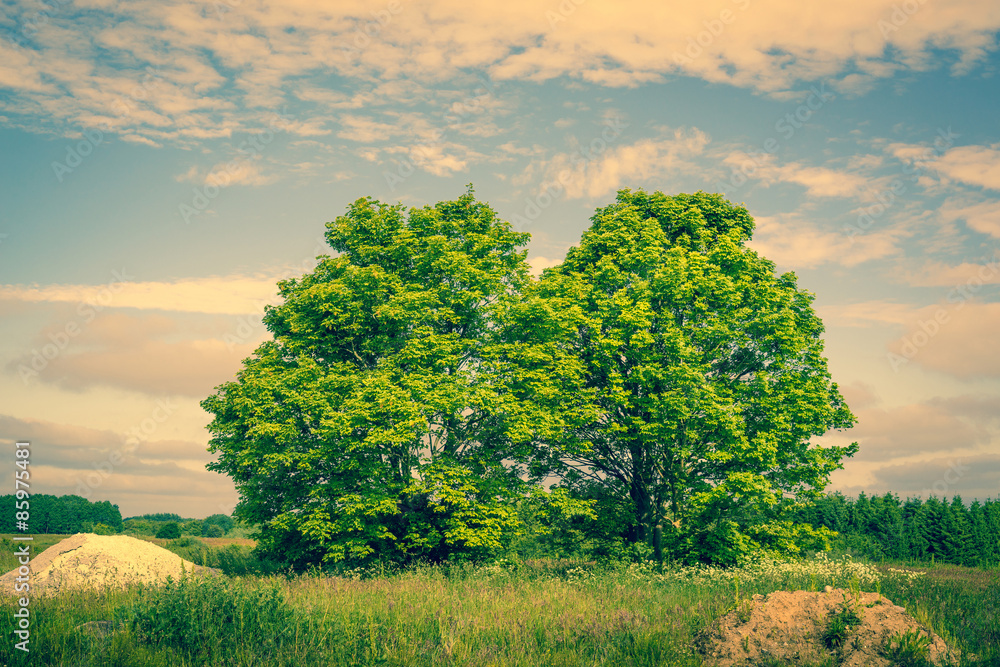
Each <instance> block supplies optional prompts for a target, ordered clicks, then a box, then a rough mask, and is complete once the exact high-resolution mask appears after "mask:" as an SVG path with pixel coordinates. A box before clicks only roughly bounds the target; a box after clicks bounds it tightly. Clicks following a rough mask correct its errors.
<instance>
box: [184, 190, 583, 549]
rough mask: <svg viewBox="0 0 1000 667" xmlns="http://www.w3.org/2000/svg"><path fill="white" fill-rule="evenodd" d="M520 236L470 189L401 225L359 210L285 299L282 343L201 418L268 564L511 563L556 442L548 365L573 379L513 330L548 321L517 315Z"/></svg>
mask: <svg viewBox="0 0 1000 667" xmlns="http://www.w3.org/2000/svg"><path fill="white" fill-rule="evenodd" d="M527 236H528V235H527V234H518V233H515V232H513V231H512V230H511V229H510V226H509V224H508V223H505V222H503V221H501V220H499V219H498V218H497V216H496V213H495V212H494V211H493V210H492V209H491V208H490V207H489V206H487V205H486V204H483V203H479V202H476V201H475V198H474V196H473V194H472V191H471V189H470V191H469V192H468V193H466V194H465V195H464V196H462V197H460V198H459V199H458V200H456V201H449V202H441V203H438V204H436V205H435V206H433V207H430V206H427V207H424V208H421V209H411V210H410V211H409V212H408V214H407V212H406V211H405V210H404V208H403V207H402V206H401V205H397V206H389V205H386V204H383V203H380V202H376V201H374V200H371V199H360V200H358V201H356V202H354V203H353V204H352V205H351V206H350V207H349V210H348V212H347V214H346V215H344V216H341V217H339V218H337V219H336V220H335V221H333V222H331V223H329V224H328V225H327V232H326V238H327V240H328V242H329V243H330V245H331V247H332V248H333V249H334V250H336V251H338V252H339V253H340V254H339V256H336V257H328V256H323V257H321V258H320V263H319V265H318V266H317V267H316V269H315V270H314V271H313V272H311V273H309V274H306V275H304V276H302V278H300V279H293V280H287V281H284V282H282V283H280V285H279V287H280V294H281V297H282V298H283V303H282V304H281V305H279V306H276V307H273V308H269V309H268V311H267V313H266V315H265V317H264V323H265V325H266V326H267V328H268V329H269V330H270V331H271V332H272V334H273V339H272V340H269V341H266V342H265V343H263V344H262V345H261V346H260V347H259V348H258V349H257V351H256V353H255V354H254V356H253V357H251V358H249V359H247V360H246V361H245V362H244V367H243V369H242V370H241V371H240V372H239V374H238V379H237V381H236V382H230V383H227V384H225V385H222V386H221V387H219V389H218V391H217V393H216V394H215V395H214V396H211V397H209V398H208V399H206V400H205V401H204V402H203V403H202V405H203V406H204V407H205V409H206V410H207V411H209V412H210V413H212V414H214V415H215V418H214V420H213V421H212V423H211V425H210V427H209V428H210V430H211V432H212V440H211V450H212V451H214V452H218V453H219V455H220V456H219V458H218V460H217V461H216V462H214V463H212V464H210V468H211V469H213V470H217V471H219V472H224V473H226V474H228V475H230V476H231V477H232V478H233V480H234V481H235V483H236V486H237V489H238V490H239V492H240V494H241V500H240V503H239V505H238V506H237V508H236V516H237V517H239V518H241V519H243V520H246V521H249V522H252V523H255V524H258V525H260V526H261V531H260V545H261V551H262V552H264V553H265V554H269V555H274V556H276V557H279V558H282V559H287V558H291V559H292V560H293V562H294V563H295V564H300V565H302V564H306V563H309V562H316V561H340V560H345V559H346V560H363V559H365V558H368V557H370V556H372V555H375V554H378V555H379V556H380V557H383V558H385V557H388V558H393V559H398V560H408V559H414V558H421V559H429V560H441V559H444V558H446V557H452V556H456V555H460V556H461V555H464V556H468V557H481V556H485V555H488V554H491V553H495V552H497V551H498V550H499V549H501V548H502V547H503V546H504V543H505V540H506V539H507V537H509V535H510V534H511V533H512V531H514V529H515V526H516V524H517V516H516V509H515V506H514V501H515V500H516V498H517V497H518V496H519V495H520V493H521V490H522V486H523V485H524V483H525V481H524V480H526V479H530V478H531V477H532V475H533V474H535V473H534V472H533V470H537V469H538V468H539V464H538V460H539V459H540V454H539V449H538V448H537V447H536V446H535V443H536V442H540V441H544V440H546V439H551V437H552V435H553V434H554V433H558V432H559V431H560V429H561V422H560V416H559V414H560V413H559V411H558V410H556V409H554V408H553V405H555V404H556V403H557V400H556V397H557V395H558V388H559V382H560V372H559V371H557V372H556V373H555V374H552V373H551V371H552V368H553V367H554V364H553V361H554V360H556V361H563V362H564V363H563V368H565V369H570V368H572V367H573V363H572V360H569V359H566V360H559V359H554V357H553V355H555V356H556V357H558V355H559V354H561V351H560V350H559V349H558V348H557V347H554V346H547V345H545V344H544V343H542V344H535V343H533V342H532V339H531V338H529V337H526V333H530V328H529V331H527V332H526V331H525V330H523V329H521V328H519V327H518V326H516V324H517V323H518V322H520V321H522V320H524V319H525V317H526V316H525V315H524V311H525V310H529V311H530V310H531V309H532V308H536V307H541V306H539V305H538V304H532V303H526V302H523V301H521V300H520V299H519V298H518V297H519V294H520V291H521V290H522V289H523V288H524V287H525V286H526V285H527V283H528V282H529V277H528V270H527V265H526V264H525V262H524V258H525V255H526V252H525V251H524V250H521V246H523V245H524V243H525V242H526V240H527ZM519 314H520V315H519ZM528 397H534V399H537V400H526V399H527V398H528ZM546 397H548V398H546ZM290 554H294V555H293V556H289V555H290Z"/></svg>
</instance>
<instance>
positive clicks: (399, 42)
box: [0, 0, 1000, 187]
mask: <svg viewBox="0 0 1000 667" xmlns="http://www.w3.org/2000/svg"><path fill="white" fill-rule="evenodd" d="M96 4H97V3H76V4H74V5H73V8H72V9H73V10H72V11H70V10H69V9H65V10H63V11H53V12H52V13H51V16H50V17H49V18H48V19H47V21H46V22H44V23H43V24H41V25H40V26H39V30H38V31H37V34H35V35H34V37H33V38H32V43H31V44H29V45H28V47H27V48H24V49H17V48H16V47H13V46H11V45H9V44H3V45H0V87H2V88H4V89H5V90H7V91H9V96H8V99H7V100H6V101H5V102H4V103H3V112H4V113H6V114H8V115H10V116H11V117H13V116H14V115H18V116H22V117H24V118H32V117H35V118H37V117H39V116H40V115H43V116H45V117H46V118H47V119H48V120H50V121H51V122H52V123H51V126H50V128H49V129H50V130H51V129H53V128H57V127H60V126H66V127H79V126H80V125H86V126H91V127H97V126H100V125H101V124H102V123H106V124H107V126H108V127H111V128H113V129H115V130H116V131H119V132H121V133H122V134H128V135H131V136H133V137H144V138H146V139H147V140H149V141H153V142H157V143H163V142H165V141H172V142H180V143H185V142H187V143H190V142H192V141H195V140H197V139H200V138H205V137H227V136H232V135H233V133H236V132H243V131H253V129H254V127H255V126H259V115H260V110H261V109H262V108H268V107H280V105H281V104H282V103H283V102H284V101H285V100H286V98H287V96H288V94H289V89H290V88H291V87H293V86H294V87H295V88H297V89H298V90H299V93H298V97H299V99H300V100H302V101H305V102H308V103H309V104H311V105H314V107H315V109H312V110H310V111H309V117H303V118H300V119H299V120H298V121H297V124H296V125H295V126H294V128H290V129H289V131H292V132H297V133H299V134H303V135H305V136H310V135H314V134H323V133H325V132H327V131H328V130H327V128H326V127H325V122H326V120H327V119H328V118H329V117H330V112H331V111H333V110H335V109H344V108H362V107H370V106H371V105H372V104H373V103H377V104H383V103H387V102H394V103H395V104H397V105H400V104H402V105H407V104H410V103H411V102H413V101H419V100H426V95H420V94H419V91H420V90H421V89H422V87H424V86H427V85H429V84H439V83H440V82H441V81H446V80H448V79H451V78H455V77H458V76H461V74H462V73H463V72H468V71H472V70H477V69H478V70H487V71H489V72H490V74H491V75H492V76H493V78H494V80H496V81H498V82H500V83H502V81H503V80H504V79H522V80H533V81H543V80H547V79H552V78H555V77H570V78H573V79H577V80H580V81H589V82H593V83H596V84H598V85H603V86H632V85H636V84H638V83H642V82H649V81H658V80H661V79H662V78H663V77H665V76H670V75H675V74H682V75H687V76H692V77H696V78H700V79H703V80H706V81H710V82H715V83H728V84H731V85H735V86H741V87H748V88H752V89H754V90H757V91H762V92H766V93H771V94H774V95H776V96H779V97H780V96H782V95H786V94H788V93H789V92H790V91H794V90H795V89H796V88H797V87H799V86H800V82H803V81H816V80H827V81H829V82H830V83H831V85H832V86H836V87H837V88H838V89H840V90H854V91H857V90H862V89H864V88H866V87H867V86H870V85H871V82H872V81H873V80H877V79H880V78H886V77H891V76H894V75H895V74H896V73H898V72H899V71H901V70H906V69H909V70H923V69H930V68H933V67H938V66H939V65H940V56H939V54H940V53H941V52H950V53H957V54H958V62H957V63H956V64H955V67H954V71H955V72H956V73H962V72H967V71H968V70H969V68H970V67H972V66H973V65H974V64H975V63H977V62H979V61H980V60H981V59H982V58H983V57H984V56H985V55H986V54H987V53H989V52H990V51H991V50H992V49H995V47H996V37H995V35H996V32H997V30H998V28H1000V5H998V4H997V3H996V2H994V1H993V0H957V1H956V2H952V3H931V2H926V3H918V5H919V8H918V9H917V11H916V12H915V13H913V14H912V15H908V16H906V17H905V25H903V26H901V27H900V26H895V25H894V26H893V27H894V28H896V27H898V28H899V29H890V30H880V28H879V26H880V22H892V21H893V15H894V12H897V13H898V11H899V10H898V8H897V6H898V3H897V2H895V0H874V1H873V0H846V1H845V2H842V3H833V4H831V3H826V4H821V5H810V6H808V7H803V6H801V5H800V4H796V3H793V2H791V0H753V2H752V3H751V2H750V1H749V0H736V1H735V2H734V1H732V0H709V1H707V2H702V3H688V4H681V5H676V4H669V5H666V4H663V3H656V2H637V3H632V4H630V5H629V6H628V8H627V10H623V9H622V8H621V7H619V6H617V5H612V4H607V3H598V2H588V3H583V4H580V5H577V4H576V3H570V4H566V3H564V4H563V5H559V4H557V3H552V5H551V7H549V8H546V7H545V6H544V5H539V4H538V3H536V2H533V1H531V0H510V1H508V2H504V3H502V4H496V3H479V4H473V5H469V4H468V3H460V2H458V0H432V1H431V2H428V3H425V4H423V5H421V6H420V7H419V8H417V7H416V6H410V5H408V4H406V3H403V4H402V5H401V9H400V11H399V12H398V13H397V14H393V15H391V17H390V19H389V20H388V21H384V22H383V23H382V24H380V23H378V22H376V21H375V20H374V18H370V17H371V15H372V7H371V5H370V3H366V2H363V1H362V0H344V1H343V2H338V3H336V4H335V5H330V4H315V3H311V2H305V1H301V0H300V1H296V2H287V3H278V2H273V1H271V0H256V1H254V2H244V3H241V4H240V5H239V6H238V7H236V6H230V5H226V4H225V3H220V4H217V5H214V6H213V5H211V4H209V5H206V4H205V3H203V2H195V1H194V0H171V1H170V2H166V3H163V2H157V1H154V0H135V1H134V2H129V3H120V4H113V5H112V4H106V5H104V4H103V3H101V4H102V7H101V9H100V10H96V9H95V6H96ZM223 6H224V7H225V11H221V8H222V7H223ZM565 7H571V8H572V11H569V10H568V9H566V8H565ZM8 9H9V15H8V16H7V18H8V20H9V21H10V22H11V23H13V24H14V25H20V24H22V23H24V22H26V21H27V20H28V19H29V18H30V16H31V13H32V11H34V10H33V8H32V7H31V6H29V5H17V4H15V5H12V6H10V7H8ZM553 15H554V16H555V17H556V19H555V20H553V18H552V16H553ZM970 16H974V17H975V21H970V20H969V17H970ZM109 24H113V25H114V29H113V30H112V29H109V28H107V27H106V26H107V25H109ZM366 33H367V36H366ZM34 45H37V48H34ZM122 62H129V63H136V64H137V66H136V68H135V69H134V70H126V69H122V68H121V67H119V66H117V65H116V64H115V63H122ZM147 66H148V67H151V68H153V69H154V71H155V72H156V75H155V77H154V80H153V81H152V85H146V84H150V83H151V82H150V81H148V80H146V79H148V73H147V71H146V70H145V68H146V67H147ZM331 75H333V76H336V77H339V81H338V84H337V87H338V91H337V92H331V91H330V90H329V87H330V85H329V83H328V81H329V77H330V76H331ZM375 81H379V82H381V83H378V84H373V82H375ZM342 82H343V83H344V84H346V85H343V86H341V83H342ZM143 86H145V89H143V88H142V87H143ZM137 87H138V88H139V92H138V93H137V92H136V89H137ZM341 88H346V91H347V92H342V90H341ZM234 90H235V91H236V93H237V95H238V99H235V100H234V99H232V97H233V92H234ZM116 102H118V103H119V112H114V111H109V110H111V109H114V108H115V104H116ZM122 104H124V106H122ZM126 107H127V108H128V111H127V112H124V111H121V110H122V109H124V108H126ZM348 129H349V130H350V129H351V128H348ZM355 129H356V131H357V132H358V135H357V136H365V135H364V134H363V129H364V128H360V127H358V128H355ZM367 129H368V131H369V132H371V133H372V134H371V135H370V136H372V137H376V136H383V135H384V134H385V133H386V132H387V131H388V130H387V129H385V128H378V127H368V128H367ZM487 129H488V126H487V125H483V126H480V127H479V128H478V129H477V131H478V132H480V133H482V132H485V131H487ZM132 140H135V139H132ZM995 151H996V147H994V148H992V149H981V150H979V151H978V152H975V151H972V150H969V149H966V150H964V151H963V150H959V149H956V151H955V152H954V153H951V154H949V155H948V156H945V159H943V160H942V161H941V163H940V165H939V166H940V167H941V169H942V170H944V171H947V172H948V173H950V174H952V176H951V177H953V178H956V179H960V180H963V182H970V183H972V182H975V183H980V182H983V183H988V184H990V185H985V187H995V186H996V184H997V172H996V168H995V167H991V166H990V164H991V162H990V160H991V158H992V156H993V153H994V152H995ZM992 164H993V165H995V164H996V161H995V160H993V161H992ZM816 176H817V178H821V175H816ZM811 187H820V186H819V185H816V184H814V185H812V186H811Z"/></svg>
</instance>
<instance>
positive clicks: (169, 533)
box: [156, 521, 181, 540]
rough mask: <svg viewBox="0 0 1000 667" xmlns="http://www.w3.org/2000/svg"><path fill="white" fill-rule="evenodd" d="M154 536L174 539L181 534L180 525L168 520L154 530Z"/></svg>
mask: <svg viewBox="0 0 1000 667" xmlns="http://www.w3.org/2000/svg"><path fill="white" fill-rule="evenodd" d="M156 536H157V537H158V538H160V539H164V540H176V539H177V538H178V537H180V536H181V527H180V526H179V525H178V524H177V522H176V521H170V522H168V523H165V524H163V526H162V527H161V528H160V529H159V530H158V531H156Z"/></svg>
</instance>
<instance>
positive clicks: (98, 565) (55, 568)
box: [0, 533, 216, 595]
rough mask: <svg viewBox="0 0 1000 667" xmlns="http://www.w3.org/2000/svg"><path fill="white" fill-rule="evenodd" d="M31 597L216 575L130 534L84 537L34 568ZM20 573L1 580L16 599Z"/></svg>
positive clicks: (52, 551) (56, 548)
mask: <svg viewBox="0 0 1000 667" xmlns="http://www.w3.org/2000/svg"><path fill="white" fill-rule="evenodd" d="M29 566H30V567H31V579H30V584H31V591H30V593H31V595H37V594H39V593H56V592H58V591H61V590H66V589H70V588H101V587H116V586H124V585H128V584H130V583H156V582H159V581H164V580H165V579H166V578H167V577H168V576H173V577H174V578H177V577H180V576H181V573H182V568H183V571H186V572H187V573H189V574H190V573H193V572H199V573H204V572H213V573H214V572H216V570H213V569H212V568H207V567H202V566H200V565H195V564H194V563H192V562H190V561H186V560H184V559H183V558H181V557H180V556H178V555H177V554H175V553H173V552H170V551H167V550H166V549H164V548H162V547H158V546H156V545H155V544H150V543H149V542H144V541H143V540H137V539H135V538H133V537H127V536H125V535H94V534H91V533H78V534H76V535H73V536H72V537H67V538H66V539H65V540H63V541H62V542H60V543H58V544H55V545H53V546H51V547H49V548H48V549H46V550H45V551H43V552H42V553H40V554H39V555H38V556H36V557H35V558H34V559H32V561H31V562H30V563H29ZM17 577H18V573H17V569H14V570H11V571H10V572H8V573H7V574H5V575H3V576H2V577H0V593H4V594H14V592H15V591H14V585H15V583H17Z"/></svg>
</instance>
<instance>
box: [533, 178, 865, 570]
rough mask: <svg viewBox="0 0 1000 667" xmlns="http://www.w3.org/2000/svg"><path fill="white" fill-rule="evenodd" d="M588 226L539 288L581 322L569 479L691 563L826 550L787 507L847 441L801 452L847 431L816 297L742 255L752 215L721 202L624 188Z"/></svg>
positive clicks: (637, 531) (842, 452)
mask: <svg viewBox="0 0 1000 667" xmlns="http://www.w3.org/2000/svg"><path fill="white" fill-rule="evenodd" d="M592 223H593V224H592V226H591V227H590V229H589V230H587V231H586V232H585V233H584V234H583V238H582V239H581V241H580V245H579V246H578V247H574V248H571V249H570V251H569V253H568V254H567V257H566V260H565V261H564V262H563V263H562V265H560V266H558V267H555V268H553V269H549V270H547V271H546V272H545V273H544V274H543V276H542V280H541V285H540V287H539V292H540V293H541V294H542V295H544V296H545V297H547V298H550V299H555V300H557V301H558V302H559V303H560V304H561V305H560V307H561V309H563V310H564V312H567V313H575V314H576V317H577V319H576V327H575V331H574V332H573V335H572V337H570V338H568V339H566V340H565V342H566V344H567V345H568V347H570V348H572V350H573V353H574V356H576V357H578V358H579V359H581V360H582V362H583V364H584V366H585V369H586V374H585V381H584V383H583V385H581V386H580V387H579V388H578V390H579V391H587V390H589V391H590V392H591V393H590V394H589V396H593V397H594V401H596V404H595V407H596V413H597V414H599V417H598V418H597V419H595V420H593V421H592V422H590V423H587V424H585V425H584V426H582V427H578V428H575V429H574V433H575V434H576V436H577V441H576V444H567V443H563V445H562V454H563V456H562V458H563V463H564V464H565V470H564V474H565V476H566V478H567V480H568V481H569V482H570V483H574V482H582V481H584V480H589V481H590V482H591V483H594V482H596V483H600V484H603V485H606V486H607V487H608V488H609V489H610V490H611V491H612V493H613V494H615V495H616V496H617V497H619V498H620V499H621V500H622V502H624V503H627V504H629V505H631V507H632V509H633V511H634V514H635V517H636V520H635V524H634V525H633V527H632V528H633V530H632V534H631V536H630V537H631V539H633V540H634V541H642V540H647V541H652V540H653V538H654V536H655V535H656V534H657V530H656V527H657V526H662V527H663V529H665V537H664V539H665V542H666V544H667V546H668V547H669V548H670V550H671V551H673V552H674V553H675V554H678V555H680V556H683V557H685V558H689V559H692V560H703V561H713V562H725V563H729V562H737V561H739V560H741V559H742V558H743V557H744V556H745V555H746V554H748V553H749V552H750V551H751V550H756V549H760V548H765V549H772V550H775V551H780V552H796V551H798V550H799V549H800V548H801V547H804V546H815V545H819V544H822V542H823V538H824V535H823V534H817V533H816V531H814V530H813V529H812V527H811V526H809V525H807V524H796V523H794V522H793V521H792V520H791V518H790V514H789V511H790V510H792V509H794V508H795V503H796V500H804V499H809V498H812V497H815V495H816V494H818V492H819V491H821V490H822V489H823V488H824V486H825V485H826V484H827V482H828V479H829V474H830V473H831V472H832V471H833V470H835V469H837V468H840V467H842V466H841V460H842V459H843V458H844V457H845V456H850V455H852V454H853V453H854V452H855V451H856V449H857V445H856V444H854V445H851V446H848V447H822V446H819V445H817V444H815V443H813V442H812V439H813V437H814V436H818V435H822V434H823V433H826V432H827V431H828V430H830V429H833V428H848V427H850V426H851V425H852V424H853V423H854V418H853V415H852V414H851V412H850V411H849V409H848V408H847V406H846V405H845V404H844V401H843V399H842V398H841V396H840V393H839V392H838V390H837V385H836V384H834V383H833V382H832V381H831V378H830V374H829V372H828V370H827V365H826V359H825V358H824V357H823V341H822V339H821V334H822V333H823V325H822V322H821V321H820V319H819V318H818V317H817V316H816V315H815V313H814V312H813V310H812V307H811V303H812V300H813V296H812V295H811V294H809V293H808V292H805V291H803V290H800V289H798V288H797V286H796V277H795V275H794V274H792V273H786V274H783V275H780V276H779V275H775V272H774V268H775V267H774V264H773V263H772V262H770V261H768V260H766V259H764V258H762V257H760V256H759V255H758V254H757V253H756V252H754V251H753V250H751V249H749V248H748V247H746V245H745V243H746V242H747V241H748V240H749V239H750V236H751V233H752V231H753V229H754V223H753V219H752V218H751V217H750V215H749V214H748V213H747V211H746V210H745V209H744V208H741V207H736V206H733V205H732V204H730V203H729V202H727V201H726V200H724V199H723V198H722V197H721V196H718V195H709V194H705V193H697V194H694V195H677V196H674V197H668V196H666V195H664V194H662V193H659V192H657V193H652V194H649V193H645V192H643V191H637V192H633V191H629V190H622V191H621V192H619V193H618V197H617V200H616V202H615V203H614V204H611V205H610V206H607V207H605V208H602V209H598V210H597V212H596V213H595V215H594V216H593V218H592ZM821 533H822V531H821Z"/></svg>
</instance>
